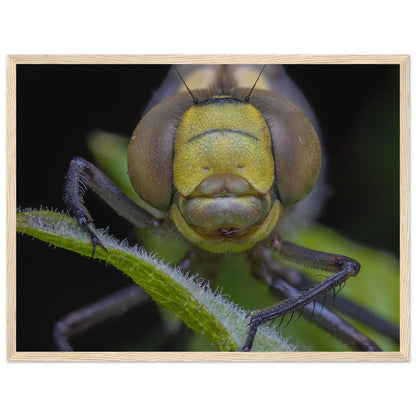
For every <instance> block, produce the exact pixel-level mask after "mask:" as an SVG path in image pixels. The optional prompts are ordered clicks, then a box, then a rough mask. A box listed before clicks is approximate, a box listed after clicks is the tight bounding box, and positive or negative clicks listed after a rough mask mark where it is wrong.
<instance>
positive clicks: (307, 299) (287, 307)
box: [242, 237, 360, 351]
mask: <svg viewBox="0 0 416 416" xmlns="http://www.w3.org/2000/svg"><path fill="white" fill-rule="evenodd" d="M272 248H274V249H277V250H278V251H279V254H280V255H281V256H282V257H283V258H285V259H287V260H289V261H291V262H293V263H297V264H302V265H304V266H309V267H312V268H315V269H320V270H325V271H332V272H335V273H334V274H333V275H332V276H330V277H328V278H327V279H326V280H324V281H323V282H321V283H319V284H317V285H316V286H314V287H313V288H311V289H309V290H307V291H305V292H302V293H301V294H299V295H298V296H295V297H292V298H290V299H287V300H284V301H283V302H281V303H279V304H278V305H276V306H272V307H271V308H267V309H264V310H261V311H259V312H255V313H253V315H252V316H251V318H250V327H249V331H248V335H247V339H246V342H245V345H244V346H243V348H242V351H250V350H251V347H252V346H253V342H254V337H255V336H256V332H257V328H258V326H259V325H261V324H262V323H265V322H267V321H270V320H272V319H275V318H277V317H279V316H283V315H286V314H288V313H291V312H292V311H295V310H297V309H299V308H301V307H303V306H305V305H308V304H309V303H311V302H313V301H314V300H316V299H318V298H319V297H320V296H322V295H324V294H325V293H327V292H328V291H330V290H332V289H333V288H335V287H336V286H338V285H339V284H341V283H342V282H345V281H346V280H347V279H348V278H349V277H351V276H355V275H356V274H357V273H358V272H359V271H360V264H359V263H358V262H357V261H355V260H353V259H351V258H349V257H346V256H341V255H338V254H330V253H324V252H321V251H316V250H310V249H308V248H305V247H301V246H298V245H296V244H294V243H291V242H289V241H281V240H279V239H278V238H277V237H273V241H272ZM315 313H316V312H315Z"/></svg>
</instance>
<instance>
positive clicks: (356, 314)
mask: <svg viewBox="0 0 416 416" xmlns="http://www.w3.org/2000/svg"><path fill="white" fill-rule="evenodd" d="M259 254H260V255H259V257H261V259H262V260H263V261H264V262H266V264H267V268H268V270H269V271H270V273H271V275H273V276H278V277H281V278H283V279H284V280H285V281H287V282H288V283H289V284H290V285H292V286H294V287H296V288H297V289H301V290H304V288H307V287H312V282H311V280H309V279H308V278H307V277H306V276H305V275H304V274H303V273H301V272H299V271H296V270H294V269H284V268H283V267H282V266H281V264H280V263H279V262H278V261H276V260H275V259H274V257H273V253H272V252H271V251H270V250H268V249H265V248H263V249H262V251H261V253H259ZM258 277H259V279H260V280H261V281H264V282H265V283H266V284H267V285H269V286H270V284H271V282H270V281H267V280H266V281H265V280H264V278H263V276H262V275H261V274H259V276H258ZM343 284H345V282H344V283H343ZM340 289H341V286H340V287H338V288H334V289H333V290H336V293H337V295H336V296H335V297H334V300H333V302H332V303H333V307H334V308H335V309H336V310H337V311H339V312H343V313H345V314H346V315H348V316H350V317H351V318H354V319H357V320H358V321H360V322H362V323H363V324H365V325H367V326H369V327H370V328H373V329H375V330H376V331H378V332H380V333H381V334H384V335H386V336H388V337H390V338H391V339H392V340H393V341H395V342H397V343H399V342H400V328H399V327H397V326H396V325H394V324H392V323H391V322H388V321H386V320H385V319H383V318H380V317H379V316H377V315H375V314H374V313H373V312H371V311H370V310H368V309H367V308H365V307H364V306H361V305H358V304H357V303H355V302H353V301H350V300H348V299H346V298H344V297H342V296H340V295H338V292H339V290H340Z"/></svg>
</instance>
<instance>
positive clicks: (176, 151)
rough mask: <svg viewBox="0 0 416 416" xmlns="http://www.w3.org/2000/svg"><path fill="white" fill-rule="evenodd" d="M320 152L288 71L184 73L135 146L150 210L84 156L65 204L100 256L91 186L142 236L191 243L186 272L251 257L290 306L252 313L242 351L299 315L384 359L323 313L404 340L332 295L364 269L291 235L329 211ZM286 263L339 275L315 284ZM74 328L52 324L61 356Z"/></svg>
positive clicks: (148, 112)
mask: <svg viewBox="0 0 416 416" xmlns="http://www.w3.org/2000/svg"><path fill="white" fill-rule="evenodd" d="M161 120H162V121H163V122H161ZM136 144H137V145H136ZM322 146H323V142H322V139H321V132H320V127H319V125H318V122H317V119H316V117H315V115H314V113H313V111H312V109H311V107H310V105H309V104H308V102H307V100H306V99H305V97H304V96H303V94H302V93H301V91H300V90H299V89H298V88H297V87H296V85H295V83H294V82H293V81H292V80H291V79H290V78H289V77H288V75H287V74H286V72H285V70H284V68H283V67H282V66H279V65H269V66H266V67H263V66H258V65H228V66H225V65H202V66H197V65H191V66H182V65H179V66H176V67H174V68H172V69H171V70H170V72H169V73H168V75H167V77H166V80H165V81H164V82H163V83H162V86H161V87H160V88H159V89H158V90H157V91H156V92H155V94H154V96H153V98H152V99H151V100H150V102H149V104H148V106H147V108H146V109H145V111H144V116H143V117H142V119H141V121H140V122H139V124H138V126H137V128H136V130H135V131H134V133H133V135H132V138H131V141H130V149H129V175H130V180H131V181H132V184H133V186H134V188H135V189H136V192H137V193H138V195H139V197H140V198H141V199H142V200H144V201H145V202H146V203H147V205H148V206H149V209H148V210H146V209H143V208H142V207H141V206H138V205H136V204H135V203H133V202H132V201H131V200H130V199H129V198H128V197H126V196H125V195H124V194H123V193H122V192H121V191H120V190H119V189H118V187H116V186H115V185H114V183H113V182H112V181H111V180H110V179H109V178H108V177H107V176H106V175H105V174H104V173H103V172H101V170H100V169H98V168H97V167H95V166H94V165H93V164H92V163H90V162H88V161H87V160H85V159H82V158H74V159H73V160H72V162H71V165H70V169H69V171H68V174H67V182H66V186H65V199H66V202H67V204H68V206H69V208H70V210H71V213H72V215H74V217H75V218H77V220H78V222H79V225H80V227H82V228H83V229H84V231H85V232H86V233H87V234H88V235H89V236H90V239H91V243H92V250H93V251H94V250H106V248H105V246H104V245H103V244H102V243H101V241H100V240H99V238H98V237H97V235H96V233H95V231H94V228H93V227H92V216H91V214H90V213H89V211H88V209H87V207H86V205H85V204H84V201H83V196H84V193H85V192H86V191H87V189H88V188H91V189H92V190H94V191H95V192H96V193H97V194H98V195H99V196H100V197H102V198H103V199H104V200H105V201H106V202H107V203H109V205H110V206H112V208H114V209H115V210H116V211H117V212H118V213H119V214H120V215H121V216H123V217H125V218H126V219H127V220H128V221H129V222H131V223H133V224H134V225H136V226H138V227H139V228H147V229H150V230H152V231H154V232H159V231H160V230H163V231H164V232H170V231H173V232H176V233H177V232H179V233H180V234H181V235H182V236H183V237H184V238H185V239H186V240H188V241H189V242H190V243H191V244H192V245H193V247H194V249H192V250H190V252H189V253H188V254H187V255H186V257H185V258H184V259H182V261H181V262H180V264H181V266H182V268H183V270H184V271H187V270H192V269H193V268H194V267H195V263H198V262H199V261H200V259H201V257H203V256H204V253H205V254H209V253H215V254H223V253H227V252H230V251H231V252H241V253H243V254H244V255H245V256H247V259H248V262H249V264H250V266H251V270H252V273H253V275H254V276H255V277H257V279H258V280H259V281H261V282H262V283H264V284H266V285H268V286H269V287H270V288H271V290H272V291H273V292H274V293H276V294H277V295H278V296H279V298H281V299H284V300H283V301H281V302H279V303H278V304H277V305H272V306H270V307H268V308H266V309H264V310H261V311H258V312H256V313H253V315H252V317H251V321H250V327H249V329H248V331H247V339H246V342H245V344H244V345H242V346H241V350H242V351H249V350H250V349H251V347H252V344H253V341H254V339H255V335H256V331H257V328H258V326H259V325H263V324H265V323H267V322H269V321H271V320H275V319H280V318H285V317H286V318H288V319H289V320H291V317H292V316H293V314H294V313H295V312H296V313H300V312H303V313H304V314H305V315H306V316H307V317H308V318H309V319H312V320H313V321H315V322H317V323H318V324H319V325H320V326H322V327H324V328H325V329H326V330H327V331H329V332H330V333H333V334H334V335H335V336H336V337H339V338H341V339H342V340H343V341H344V342H346V343H347V344H348V345H350V347H351V348H353V349H356V350H368V351H377V350H379V347H378V346H377V345H376V344H375V343H374V342H373V341H372V340H371V339H369V338H368V337H366V336H365V335H363V334H362V333H360V332H359V331H357V330H356V329H355V328H353V327H352V326H351V325H350V324H348V323H347V322H346V321H345V320H344V319H343V318H341V317H340V316H338V315H337V314H336V313H334V312H333V311H331V310H330V309H329V308H328V307H327V306H326V305H325V299H324V297H326V296H328V297H330V296H331V295H332V296H333V299H332V300H333V303H334V306H335V308H338V309H339V310H341V311H343V312H344V313H347V314H351V315H355V316H357V315H358V316H360V317H361V318H362V319H363V320H366V321H367V322H370V321H371V322H372V324H371V325H373V326H375V327H377V328H379V329H381V330H382V331H384V332H388V333H390V334H391V336H392V337H396V338H397V333H398V331H397V328H395V327H394V326H392V325H390V324H389V323H388V322H384V321H383V320H382V319H378V318H377V317H375V316H374V315H372V314H371V313H370V312H369V311H366V310H365V309H364V308H360V307H359V306H357V305H352V304H351V303H350V302H348V301H346V300H345V299H343V298H342V297H341V296H340V295H337V296H334V294H335V293H336V291H337V290H338V289H339V288H340V286H341V285H342V284H344V283H345V282H346V281H347V280H348V279H349V278H350V277H352V276H356V275H358V277H357V278H359V269H360V265H359V263H358V262H357V261H356V260H354V259H351V258H349V257H347V256H344V255H342V254H333V253H323V252H319V251H317V250H314V249H313V248H305V247H302V246H299V245H297V244H294V243H292V242H290V241H288V240H286V239H285V238H284V237H283V236H285V235H286V234H287V233H289V231H291V230H292V229H293V228H296V227H297V226H304V225H305V224H306V223H309V222H312V221H314V219H315V217H316V216H317V215H318V214H319V211H320V209H321V207H322V205H323V204H324V203H325V158H324V153H323V152H322V150H321V147H322ZM276 253H277V256H276ZM279 257H280V258H283V259H284V260H285V261H286V262H289V263H290V262H292V263H295V264H296V263H301V264H304V265H306V266H309V267H312V268H316V269H321V270H322V269H323V270H325V271H328V272H332V273H333V274H332V275H330V276H329V277H328V278H327V279H326V280H324V281H322V282H320V283H314V284H312V282H310V281H309V280H308V279H307V278H306V277H305V276H304V275H302V273H299V272H296V271H294V270H293V269H291V268H289V267H287V265H286V264H287V263H285V265H283V264H282V263H281V262H280V261H279ZM142 299H143V294H142V293H141V292H140V291H139V290H138V288H137V287H134V288H132V289H130V288H129V289H127V290H125V291H122V292H120V293H118V294H117V295H116V296H114V297H109V298H107V299H105V300H104V301H99V302H98V303H97V304H95V305H94V306H93V307H92V306H91V307H87V308H85V309H84V310H83V311H84V312H83V313H77V319H79V318H81V319H84V318H85V316H87V315H88V316H91V311H92V310H95V311H96V314H95V315H94V316H96V318H94V319H96V320H97V321H99V320H102V319H104V317H106V316H108V314H110V313H112V312H114V311H117V310H118V309H120V307H121V306H120V305H124V306H123V307H124V308H125V307H126V305H129V304H131V305H134V304H136V302H138V301H139V300H142ZM357 310H358V312H357ZM71 325H72V326H74V327H77V328H79V326H80V321H78V320H77V321H76V322H74V320H73V315H70V317H69V318H66V319H65V318H64V319H63V320H61V321H60V322H58V324H57V326H56V330H55V335H56V338H57V341H58V345H60V346H61V348H62V349H69V348H70V345H69V343H68V341H67V337H68V334H70V333H71ZM81 326H82V325H81Z"/></svg>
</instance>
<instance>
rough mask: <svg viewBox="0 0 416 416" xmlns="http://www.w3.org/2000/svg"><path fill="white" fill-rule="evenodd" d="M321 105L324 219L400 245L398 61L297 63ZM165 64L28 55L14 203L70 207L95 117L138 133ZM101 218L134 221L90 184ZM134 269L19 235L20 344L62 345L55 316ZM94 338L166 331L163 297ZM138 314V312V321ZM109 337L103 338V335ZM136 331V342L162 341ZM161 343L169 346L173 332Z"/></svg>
mask: <svg viewBox="0 0 416 416" xmlns="http://www.w3.org/2000/svg"><path fill="white" fill-rule="evenodd" d="M286 69H287V71H288V73H289V75H290V76H291V77H292V79H293V80H294V81H295V82H296V83H297V85H298V86H299V87H300V89H301V90H302V91H303V93H304V94H305V96H306V97H307V98H308V100H309V102H310V104H311V106H312V108H314V110H315V112H316V115H317V118H318V120H319V122H320V125H321V129H322V131H323V141H324V142H325V148H326V152H327V154H328V168H329V172H328V180H327V182H328V184H329V185H330V189H331V197H330V198H329V199H328V201H327V204H326V206H325V209H324V211H323V213H322V215H321V217H320V222H322V223H323V224H326V225H328V226H330V227H332V228H334V229H335V230H337V231H339V232H341V233H342V234H343V235H344V236H346V237H348V238H351V239H352V240H354V241H357V242H361V243H363V244H366V245H369V246H372V247H375V248H380V249H383V250H386V251H389V252H392V253H394V254H395V255H397V256H398V254H399V67H398V65H289V66H287V67H286ZM167 70H168V67H167V66H159V65H139V66H135V65H19V66H18V68H17V206H18V207H21V208H27V207H33V208H39V207H41V206H42V207H48V208H57V209H58V210H61V211H62V210H64V209H65V206H64V203H63V201H62V189H63V182H64V177H65V174H66V171H67V168H68V164H69V162H70V160H71V159H72V157H73V156H76V155H77V156H82V157H84V158H86V159H88V160H92V157H91V155H90V154H89V152H88V150H87V148H86V144H85V139H86V137H87V135H88V134H89V133H90V132H91V131H92V130H96V129H100V130H105V131H109V132H114V133H118V134H122V135H125V136H130V134H131V133H132V131H133V129H134V127H135V126H136V124H137V122H138V121H139V119H140V116H141V113H142V111H143V108H144V106H145V103H146V102H147V101H148V100H149V98H150V97H151V94H152V91H154V89H155V88H156V87H157V86H158V85H159V84H160V83H161V81H162V80H163V78H164V77H165V75H166V73H167ZM87 205H88V208H89V210H90V212H91V213H92V215H93V217H94V219H95V223H96V225H97V226H98V227H105V226H107V225H109V227H110V232H111V234H113V235H115V236H117V237H119V238H124V237H126V235H129V233H130V230H131V226H130V225H129V224H128V223H126V222H125V221H124V220H122V219H120V218H118V216H117V215H116V214H115V213H114V212H112V210H111V209H110V208H108V207H107V206H106V205H105V204H104V203H102V202H100V201H98V199H97V198H96V197H95V196H93V195H92V194H91V193H89V194H88V196H87ZM128 284H129V280H128V279H126V278H125V277H124V276H122V275H121V273H119V272H118V271H116V270H114V269H112V268H110V267H105V266H104V265H103V264H97V263H96V262H95V261H92V260H90V259H86V258H81V257H80V256H78V255H75V254H72V253H69V252H66V251H64V250H60V249H53V248H51V247H49V246H48V245H46V244H45V243H42V242H39V241H34V240H32V239H31V238H28V237H27V236H19V237H18V245H17V350H18V351H31V350H32V351H47V350H54V349H55V347H54V345H53V342H52V338H51V334H52V329H53V324H54V323H55V322H56V320H57V319H58V318H59V317H61V316H63V315H65V314H67V313H68V312H70V311H72V310H74V309H76V308H79V307H82V306H84V305H86V304H88V303H90V302H92V301H94V300H96V299H97V298H100V297H102V296H105V295H107V294H109V293H111V292H112V291H114V290H115V289H117V288H120V287H123V286H126V285H128ZM139 309H140V310H136V311H133V312H132V313H130V315H129V316H127V317H126V318H123V319H118V320H117V322H114V325H112V326H111V331H110V332H108V331H109V330H108V328H103V329H101V330H100V329H98V330H97V331H96V333H93V336H90V337H89V339H86V340H85V339H77V340H74V342H75V345H76V347H77V348H80V349H87V350H100V349H108V350H112V349H116V348H119V346H118V345H119V339H120V338H122V337H126V336H127V337H128V335H126V334H128V333H129V331H128V330H127V328H131V325H133V327H136V328H144V329H143V331H147V332H149V333H151V332H157V328H158V326H159V325H160V320H159V318H158V313H157V309H156V307H155V305H154V304H152V303H148V304H147V305H145V306H143V307H142V308H139ZM130 320H132V322H133V323H132V322H131V321H130ZM104 339H105V340H106V341H105V342H106V343H105V344H104ZM140 342H141V341H140V340H139V341H138V343H137V345H138V346H137V348H138V349H147V348H149V349H154V348H155V347H154V346H152V345H149V346H148V345H147V344H145V343H142V344H141V343H140ZM160 348H162V349H163V348H166V349H172V346H171V345H169V344H163V345H162V346H161V347H160Z"/></svg>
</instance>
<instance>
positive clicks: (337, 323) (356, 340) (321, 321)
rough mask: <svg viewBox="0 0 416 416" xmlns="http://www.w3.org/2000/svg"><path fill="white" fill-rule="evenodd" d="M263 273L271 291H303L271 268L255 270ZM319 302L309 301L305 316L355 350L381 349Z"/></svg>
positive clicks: (291, 293) (294, 293) (288, 293)
mask: <svg viewBox="0 0 416 416" xmlns="http://www.w3.org/2000/svg"><path fill="white" fill-rule="evenodd" d="M266 267H267V266H266ZM255 272H257V273H258V272H259V273H261V274H262V276H261V277H262V280H263V281H266V282H267V284H268V286H269V287H270V289H271V291H272V292H274V293H277V294H278V295H281V296H284V297H285V298H294V297H297V296H300V295H301V294H302V291H300V290H299V289H297V288H295V287H294V286H292V285H291V284H290V283H288V282H287V281H286V280H285V279H284V278H283V277H281V276H279V275H276V274H275V273H272V272H271V271H270V269H267V268H263V269H262V270H255ZM315 303H318V302H312V303H308V304H307V305H305V306H304V307H303V310H304V312H305V316H306V317H308V318H309V319H310V320H312V321H313V322H315V323H316V324H318V325H319V326H320V327H321V328H323V329H324V330H326V331H327V332H329V333H330V334H331V335H334V336H335V337H337V338H338V339H340V340H341V341H343V342H344V343H345V344H347V345H349V346H350V347H351V348H352V349H353V350H355V351H381V350H380V348H379V347H378V346H377V345H376V344H375V343H374V342H373V341H372V340H371V339H370V338H368V337H367V336H365V335H364V334H362V333H361V332H360V331H358V330H357V329H355V328H354V327H353V326H351V325H350V324H349V323H348V322H346V321H345V320H344V319H342V318H341V317H340V316H338V315H337V314H336V313H334V312H333V311H331V310H330V309H328V308H327V307H326V306H324V305H322V304H320V303H318V305H315ZM292 313H293V312H292Z"/></svg>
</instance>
